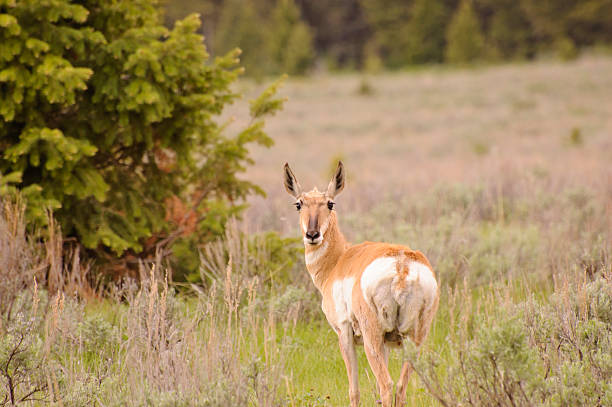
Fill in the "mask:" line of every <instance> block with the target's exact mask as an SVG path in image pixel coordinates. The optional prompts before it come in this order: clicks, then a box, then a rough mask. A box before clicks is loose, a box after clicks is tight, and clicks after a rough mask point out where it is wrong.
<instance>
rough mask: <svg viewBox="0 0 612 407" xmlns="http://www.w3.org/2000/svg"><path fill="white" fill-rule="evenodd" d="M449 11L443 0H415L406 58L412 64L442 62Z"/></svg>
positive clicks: (409, 27) (408, 33) (408, 29)
mask: <svg viewBox="0 0 612 407" xmlns="http://www.w3.org/2000/svg"><path fill="white" fill-rule="evenodd" d="M448 20H449V13H448V12H447V9H446V6H445V4H444V2H443V1H441V0H415V2H414V5H413V6H412V9H411V12H410V20H409V22H408V24H409V25H408V28H407V36H408V38H407V48H406V54H407V55H406V59H407V62H408V63H411V64H423V63H432V62H442V61H443V60H444V47H445V44H446V38H445V36H444V27H446V26H447V24H448Z"/></svg>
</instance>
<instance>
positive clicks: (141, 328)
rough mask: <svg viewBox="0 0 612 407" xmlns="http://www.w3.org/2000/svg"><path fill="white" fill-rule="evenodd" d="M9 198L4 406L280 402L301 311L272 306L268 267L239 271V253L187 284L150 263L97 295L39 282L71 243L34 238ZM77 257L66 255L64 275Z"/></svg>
mask: <svg viewBox="0 0 612 407" xmlns="http://www.w3.org/2000/svg"><path fill="white" fill-rule="evenodd" d="M7 205H8V206H5V208H8V209H6V210H4V211H3V212H2V213H1V215H2V216H0V227H1V229H0V231H1V232H2V233H1V235H2V236H3V241H2V246H1V248H2V250H3V252H2V253H0V258H3V259H5V263H3V269H2V270H3V272H4V273H5V274H6V276H7V278H5V279H3V280H1V281H0V288H1V289H2V293H3V296H2V299H3V304H5V305H4V306H3V308H2V314H1V319H0V405H58V406H84V405H100V406H125V405H130V406H228V405H232V406H247V405H259V406H273V405H279V404H281V400H282V397H283V391H281V388H282V387H284V386H285V385H286V382H285V379H284V371H285V356H286V355H287V353H288V351H287V343H286V338H288V336H287V335H282V332H283V330H284V328H283V327H288V326H290V324H293V323H295V316H291V313H289V315H287V314H281V313H278V312H274V310H273V309H272V308H270V309H267V308H268V307H266V306H264V305H262V302H264V300H260V299H259V293H258V290H259V289H260V288H261V287H260V284H259V282H258V281H259V280H258V278H256V276H255V277H253V278H250V279H249V278H245V277H247V276H246V275H244V274H242V275H241V274H238V273H237V271H241V270H246V269H247V268H249V267H248V266H247V264H243V265H242V266H241V267H244V269H238V270H235V269H234V266H233V262H232V260H230V261H229V263H227V264H226V267H225V268H224V273H223V274H220V275H216V276H215V278H214V279H213V280H212V282H211V285H210V286H209V287H206V288H203V287H200V288H199V289H198V291H197V293H198V294H194V293H193V292H192V293H191V294H189V295H185V294H183V295H178V294H177V293H176V292H175V289H174V288H173V287H172V286H170V285H169V284H168V278H167V270H166V269H164V268H163V267H162V264H161V263H162V262H161V261H158V262H157V264H154V265H152V266H150V267H149V266H144V265H141V275H144V276H145V277H144V278H143V279H142V281H140V283H139V284H136V282H135V281H130V280H126V281H124V282H123V283H122V284H121V285H117V286H115V287H113V288H110V289H109V298H108V299H104V300H101V299H91V298H89V302H87V301H85V299H84V298H83V297H80V296H78V295H76V294H75V292H74V291H73V290H71V289H70V287H71V286H70V285H69V284H65V283H64V284H63V285H62V286H60V287H61V289H60V290H58V291H56V292H52V291H51V290H50V289H49V288H47V289H45V290H41V288H40V286H39V283H37V281H44V276H45V275H49V270H51V269H52V267H54V265H53V261H54V260H53V259H61V258H63V254H62V253H61V248H62V245H61V244H49V242H48V241H43V242H40V241H39V242H34V241H31V240H28V238H27V236H26V234H25V233H24V230H25V224H24V223H25V222H24V218H23V216H22V214H23V210H22V208H20V207H19V206H14V205H13V206H10V204H7ZM234 238H236V239H237V237H234ZM19 239H21V240H19ZM232 243H236V244H237V245H238V246H240V244H241V242H232ZM17 250H20V254H19V255H17V252H16V251H17ZM50 250H55V251H54V252H52V253H50V252H49V251H50ZM45 253H46V255H44V254H45ZM11 255H12V256H13V257H10V256H11ZM243 259H244V258H243ZM17 260H19V261H17ZM160 260H161V259H160ZM245 261H248V260H246V259H245ZM78 266H80V265H79V263H78V261H75V262H72V263H70V264H69V265H67V266H62V268H63V270H62V273H63V275H64V276H66V275H68V276H70V275H73V274H75V273H77V272H73V271H72V270H71V269H69V268H68V267H78ZM41 270H43V271H46V273H44V272H41ZM37 273H40V274H37ZM8 277H11V278H8ZM30 278H31V280H30ZM47 287H51V285H49V284H47ZM11 290H12V291H11ZM266 303H267V302H266ZM288 324H289V325H288ZM279 333H280V335H279Z"/></svg>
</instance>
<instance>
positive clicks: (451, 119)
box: [0, 56, 612, 406]
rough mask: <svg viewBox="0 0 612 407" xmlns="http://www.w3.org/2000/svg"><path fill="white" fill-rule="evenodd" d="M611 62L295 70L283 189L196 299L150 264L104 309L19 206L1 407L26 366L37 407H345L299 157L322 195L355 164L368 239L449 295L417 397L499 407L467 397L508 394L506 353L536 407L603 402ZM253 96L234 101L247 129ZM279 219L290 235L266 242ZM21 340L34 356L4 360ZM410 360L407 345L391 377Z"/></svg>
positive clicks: (259, 170)
mask: <svg viewBox="0 0 612 407" xmlns="http://www.w3.org/2000/svg"><path fill="white" fill-rule="evenodd" d="M610 71H612V59H611V58H609V57H602V56H598V57H594V56H592V57H586V58H582V59H579V60H577V61H574V62H571V63H564V64H562V63H557V62H551V61H549V62H541V63H535V64H520V65H505V66H499V67H487V68H479V69H477V70H448V69H440V70H432V71H415V72H401V73H399V72H398V73H384V74H379V75H371V76H368V85H369V86H370V87H371V88H372V92H371V93H369V94H368V96H367V97H364V96H359V95H358V92H359V85H360V81H361V76H359V75H352V74H346V75H335V76H320V77H319V76H316V77H313V78H311V79H299V80H290V81H289V82H288V83H287V85H286V88H285V90H284V92H285V93H286V95H287V96H288V97H289V102H288V103H287V105H286V109H285V111H284V112H282V113H281V114H279V115H278V116H277V118H275V119H274V120H270V121H269V123H268V125H269V132H270V134H271V135H272V137H273V138H274V139H275V140H276V145H275V146H274V147H273V148H271V149H269V150H264V149H257V150H256V151H255V158H256V163H255V165H254V166H253V167H252V168H250V169H249V172H248V173H247V174H246V176H247V177H248V178H249V179H250V180H253V181H255V182H256V183H258V184H259V185H261V186H262V187H263V189H264V190H265V191H266V192H267V193H268V197H267V198H266V199H261V198H252V199H251V201H250V204H251V208H250V209H249V210H248V211H247V213H246V215H245V219H244V221H243V222H242V223H241V224H240V225H237V224H231V225H229V227H228V233H227V235H226V237H225V239H223V240H222V241H220V242H218V243H215V244H211V245H208V246H206V247H202V275H201V277H202V280H203V281H205V282H206V284H204V285H200V286H195V287H194V286H190V285H183V286H181V287H180V290H181V291H180V293H178V294H177V293H175V292H174V290H173V287H172V286H171V285H170V286H169V287H167V286H166V283H165V279H164V272H165V271H166V268H165V266H164V265H163V263H162V262H160V263H158V264H157V266H156V268H155V269H153V270H151V269H150V268H143V269H142V270H141V274H142V275H144V276H148V278H147V279H145V280H144V282H143V284H142V285H141V286H136V285H134V284H133V283H126V284H125V285H122V286H116V287H112V286H111V287H110V288H109V292H108V295H107V298H106V299H105V300H102V301H99V300H91V298H92V297H94V294H93V293H91V292H89V291H83V290H79V284H78V281H80V279H81V280H82V279H84V278H85V274H86V273H87V267H88V265H82V264H80V263H79V262H78V261H76V262H74V261H66V257H65V256H63V254H62V253H60V252H58V251H60V250H61V245H58V244H57V236H56V235H54V236H47V237H45V236H38V237H36V238H33V237H31V236H27V234H26V233H25V230H26V229H25V226H24V222H25V221H24V219H23V216H22V213H23V208H22V206H21V204H20V203H15V204H11V203H10V202H7V201H5V202H3V206H2V210H0V215H1V216H0V277H1V279H0V315H1V317H2V318H1V319H0V405H3V403H4V405H7V404H8V403H7V402H6V400H8V390H7V389H8V384H7V383H8V377H11V378H13V379H14V378H17V379H19V380H20V381H19V384H18V386H17V387H15V386H14V387H15V388H14V390H16V391H17V392H18V393H19V394H20V395H21V397H24V396H26V395H27V394H28V392H30V391H32V390H35V391H34V393H32V397H29V398H28V397H26V398H25V399H24V401H23V403H18V405H20V404H22V405H26V406H38V405H51V406H56V405H57V406H60V405H61V406H82V405H95V406H119V405H134V406H192V405H196V406H226V405H239V406H276V405H291V406H341V405H347V404H348V381H347V378H346V372H345V368H344V363H343V361H342V358H341V356H340V351H339V348H338V344H337V338H336V335H335V334H334V333H333V331H332V330H331V329H330V328H329V326H328V324H327V322H326V321H325V319H324V317H323V315H322V312H321V310H320V305H319V302H320V299H319V297H318V293H316V292H315V291H314V288H313V286H312V283H311V281H310V278H309V276H308V275H307V273H306V270H305V268H304V264H303V258H302V255H301V253H300V249H299V248H296V246H295V241H294V240H292V239H291V238H295V237H298V236H299V231H298V229H297V217H295V213H294V210H293V208H291V207H290V205H289V202H290V199H289V198H288V197H287V196H286V195H285V192H284V190H283V188H282V183H281V166H282V164H283V163H284V162H285V161H289V162H290V163H291V164H292V167H293V168H294V169H295V170H296V175H297V176H298V179H299V180H300V182H301V184H302V186H304V187H305V188H309V187H311V186H312V185H314V184H317V185H318V186H319V187H322V186H323V185H325V184H326V182H327V180H328V177H329V176H330V168H333V167H335V161H336V160H337V159H338V158H342V160H343V161H344V162H345V166H346V168H347V172H348V182H347V188H346V190H345V191H344V192H343V194H342V195H341V196H340V197H339V198H338V199H337V203H338V206H337V210H338V213H339V219H340V225H341V227H342V229H343V231H344V232H345V234H346V235H347V237H348V238H349V240H351V241H353V242H360V241H363V240H382V241H392V242H397V243H403V244H408V245H410V246H411V247H413V248H415V249H418V250H421V251H423V252H424V253H426V255H427V256H428V258H429V259H430V260H431V262H432V264H433V265H434V268H435V270H436V273H437V275H438V278H439V280H440V283H441V286H442V298H441V303H440V309H439V312H438V316H437V317H436V319H435V320H434V326H433V329H432V331H431V334H430V337H429V338H428V340H427V342H426V343H425V345H424V349H423V356H422V358H421V359H419V360H418V361H415V363H416V364H417V366H418V367H419V369H420V370H419V374H420V376H421V377H422V378H423V380H421V379H419V378H418V377H417V375H413V378H412V379H411V382H410V384H409V389H408V402H409V403H410V405H415V406H430V405H436V401H435V399H434V397H433V396H432V393H435V389H436V388H439V389H446V391H445V392H443V393H444V394H446V395H447V396H448V397H450V396H451V395H452V397H456V399H455V400H450V399H449V400H446V402H447V404H448V405H458V404H461V405H487V402H488V403H492V402H491V400H486V399H482V398H479V397H480V396H479V397H475V398H473V399H472V401H471V402H468V401H466V399H464V398H462V397H464V396H465V394H464V393H463V390H462V389H464V388H471V387H473V386H476V385H482V386H485V387H486V386H490V388H491V389H492V391H491V394H492V395H495V394H497V393H495V390H496V389H498V387H496V385H497V384H496V383H490V382H487V381H486V380H487V378H486V377H484V378H483V377H481V376H479V375H478V374H477V373H478V369H481V370H483V371H488V370H486V369H491V366H490V365H489V364H487V363H488V361H487V359H483V358H481V357H480V356H479V355H482V354H483V352H484V350H487V352H493V353H494V354H495V352H498V351H500V350H503V349H504V346H507V347H511V348H512V349H516V352H515V353H516V354H517V355H522V356H524V358H523V359H521V360H514V359H504V357H505V356H504V354H503V352H501V353H499V355H498V356H499V357H500V358H501V359H499V360H500V361H502V362H500V363H501V365H500V366H501V367H500V368H501V369H502V372H503V373H504V375H505V376H504V377H505V378H516V377H518V378H519V379H520V380H518V383H521V384H523V383H524V384H525V385H527V384H529V389H531V390H530V391H528V392H527V396H528V397H530V399H529V400H528V402H526V403H523V404H522V405H534V404H535V405H537V404H545V403H544V401H545V402H546V403H549V405H559V406H560V405H580V404H581V403H582V404H584V405H602V406H603V405H606V404H605V403H606V402H607V400H608V399H606V397H608V395H607V394H608V393H606V391H608V390H606V388H605V387H602V386H600V384H601V383H605V382H606V381H608V382H609V380H607V379H610V377H611V375H610V372H612V368H611V367H610V366H612V362H609V361H608V360H607V359H606V358H605V355H601V352H604V351H605V350H606V349H609V348H608V347H610V343H611V342H612V340H611V338H612V335H610V333H609V332H610V330H609V326H610V325H609V322H606V321H608V320H607V319H606V318H607V317H606V315H603V314H601V312H600V311H597V312H591V311H590V310H591V309H596V308H597V301H599V300H597V301H596V300H592V299H589V298H591V297H589V295H592V293H593V292H594V291H593V290H594V288H593V287H592V284H598V283H599V282H603V281H609V279H610V278H611V277H610V274H611V273H612V266H611V264H612V261H611V256H612V235H611V233H612V194H610V191H612V172H611V169H610V168H611V167H610V165H609V157H610V156H612V121H611V120H610V115H609V112H610V110H611V109H612V99H610V98H609V94H610V93H611V92H612V79H611V77H610V75H607V72H610ZM240 86H243V87H245V88H246V89H247V90H249V89H253V90H254V88H255V85H253V84H251V83H249V82H243V83H241V84H240ZM243 109H245V106H243V105H240V104H238V105H236V106H235V107H234V110H233V111H230V112H227V114H228V115H230V114H233V115H236V116H238V118H239V120H238V122H240V118H241V117H247V115H246V114H243V113H241V112H243ZM238 125H239V124H238ZM239 126H240V125H239ZM270 230H273V231H278V232H280V233H281V235H282V238H279V237H278V236H276V235H273V234H272V235H266V234H262V233H259V232H266V231H270ZM45 242H47V243H46V244H45ZM53 242H55V244H53ZM73 255H74V254H73ZM68 257H69V258H72V259H73V260H74V257H70V256H68ZM229 257H231V258H232V265H231V267H230V268H228V267H227V266H228V265H227V259H228V258H229ZM605 278H608V280H605ZM34 279H36V281H37V285H38V288H37V289H36V291H35V289H34ZM45 286H46V287H50V288H49V289H47V290H43V289H42V287H45ZM24 287H25V288H24ZM19 288H22V289H19ZM57 289H59V290H60V291H63V292H64V295H63V296H61V295H60V296H57V295H56V290H57ZM75 293H76V294H75ZM595 293H596V294H597V293H599V292H595ZM597 295H600V297H597V298H601V299H602V301H605V300H606V299H607V298H608V299H609V298H612V296H610V293H609V292H608V293H607V292H606V291H605V290H602V291H601V292H600V293H599V294H597ZM36 298H38V299H37V300H36V301H34V300H35V299H36ZM86 299H90V301H86ZM574 300H576V301H574ZM589 301H591V302H589ZM33 303H36V304H38V305H37V306H36V307H34V308H36V309H33V307H32V304H33ZM593 304H595V305H593ZM600 308H602V309H605V307H600ZM576 310H578V311H576ZM559 317H563V318H562V320H563V321H570V322H571V323H569V322H568V324H566V325H564V324H562V323H559V322H558V321H559ZM536 320H537V321H541V322H542V323H541V324H539V325H538V324H536V325H537V326H535V325H534V324H533V321H536ZM555 321H557V322H555ZM553 322H555V323H554V324H553ZM551 324H552V326H549V325H551ZM606 324H607V325H606ZM555 327H561V328H563V329H565V330H564V331H555V330H554V328H555ZM504 329H506V330H504ZM606 332H608V333H607V334H606ZM500 333H501V334H500ZM544 334H547V335H548V337H549V338H551V342H550V343H549V344H547V343H543V342H542V336H543V335H544ZM500 335H501V336H502V337H504V336H505V337H511V338H513V342H511V343H509V344H506V345H503V342H502V341H501V340H500ZM598 335H599V336H598ZM606 335H607V336H606ZM20 336H24V338H28V340H27V341H25V342H23V345H17V344H18V343H19V341H18V340H17V339H19V337H20ZM559 338H561V339H559ZM563 338H565V339H563ZM567 338H570V339H568V341H569V342H568V341H565V340H566V339H567ZM593 338H594V339H593ZM591 339H593V340H591ZM595 339H596V340H595ZM16 340H17V341H16ZM554 341H559V342H558V343H557V342H554ZM564 341H565V342H564ZM572 341H573V342H572ZM500 343H501V344H502V345H503V346H502V345H500ZM525 344H528V345H529V346H525ZM593 344H596V345H597V346H594V345H593ZM552 345H554V346H552ZM15 349H17V350H19V351H20V354H22V355H24V357H23V358H21V359H19V358H17V359H11V362H10V363H8V364H7V363H6V362H7V359H8V357H9V356H10V354H11V352H12V351H14V350H15ZM572 349H579V350H580V352H582V353H584V354H588V355H592V356H593V358H592V360H581V358H580V357H578V356H577V355H578V353H580V352H578V353H575V352H574V351H573V350H572ZM610 349H612V348H610ZM21 350H23V352H21ZM462 350H464V351H465V352H463V353H462ZM535 350H537V352H536V351H535ZM598 352H599V353H598ZM610 353H612V352H610ZM358 355H359V366H360V372H359V373H360V377H359V380H360V386H361V397H362V405H374V403H375V401H376V399H377V396H376V392H375V381H374V378H373V375H372V373H371V371H370V370H369V366H368V363H367V361H366V360H365V357H364V353H363V349H361V348H359V350H358ZM406 356H408V357H413V356H414V355H412V354H410V352H408V351H407V352H406ZM400 357H401V352H398V351H394V352H393V353H392V357H391V372H392V376H393V377H394V378H397V377H398V373H399V372H398V371H399V366H400V360H399V358H400ZM436 358H437V359H436ZM547 360H548V361H553V362H551V364H550V365H549V370H550V372H549V374H548V375H547V376H546V377H545V378H543V376H542V375H541V371H542V366H543V365H542V364H541V362H542V361H547ZM417 362H418V363H417ZM14 363H17V364H16V365H13V364H14ZM436 363H437V365H436ZM461 363H464V364H465V366H467V370H466V373H465V374H463V375H462V374H461V370H460V367H461V366H460V364H461ZM607 363H610V364H609V365H608V364H607ZM3 366H8V367H10V368H5V369H2V367H3ZM436 366H437V367H436ZM13 367H19V369H21V370H19V369H13ZM598 369H599V370H598ZM606 369H609V370H606ZM2 370H4V371H2ZM451 372H454V373H453V374H454V375H456V378H453V377H450V376H452V375H451ZM576 372H579V373H576ZM601 372H603V373H601ZM606 372H607V373H606ZM606 375H607V376H606ZM578 378H588V380H582V381H580V380H578ZM560 383H561V384H560ZM562 383H568V386H567V388H565V387H563V386H562ZM570 384H571V385H570ZM507 385H508V386H510V387H512V386H513V385H516V382H508V383H507ZM436 386H437V387H436ZM510 387H509V388H510ZM570 388H574V389H578V390H577V391H578V392H579V393H581V394H582V395H586V396H589V397H590V396H593V397H597V396H599V399H593V398H591V399H588V400H587V399H580V398H576V397H579V395H578V394H577V393H576V392H572V391H570V390H568V389H570ZM609 391H610V397H612V389H610V390H609ZM3 392H4V393H3ZM498 396H499V395H498ZM502 396H503V395H501V396H500V397H502ZM491 397H493V396H491ZM521 397H522V396H521ZM538 397H539V398H538ZM560 397H562V398H563V397H564V398H563V399H560ZM3 400H4V401H3ZM483 400H484V401H483ZM542 400H544V401H542ZM581 400H582V401H581ZM585 400H586V401H585ZM610 400H612V398H611V399H610ZM479 403H480V404H479ZM564 403H565V404H564ZM585 403H586V404H585ZM598 403H599V404H598ZM489 405H490V404H489ZM499 405H506V404H504V403H503V402H500V403H499ZM518 405H521V404H520V403H518Z"/></svg>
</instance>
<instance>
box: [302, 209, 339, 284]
mask: <svg viewBox="0 0 612 407" xmlns="http://www.w3.org/2000/svg"><path fill="white" fill-rule="evenodd" d="M304 246H305V250H304V255H305V259H306V269H308V273H309V274H310V277H312V281H313V282H314V284H315V286H316V287H317V288H318V289H319V290H321V288H322V286H323V283H324V282H325V280H326V279H327V277H328V276H329V274H330V273H331V271H332V270H333V268H334V266H335V265H336V263H337V262H338V259H339V258H340V256H342V254H343V253H344V252H345V251H346V249H347V247H348V244H347V243H346V239H345V238H344V235H343V234H342V232H341V231H340V229H339V228H338V224H337V222H336V219H335V217H334V218H333V219H330V222H329V226H328V227H327V230H326V231H325V233H324V235H323V243H321V244H320V245H318V246H314V247H313V246H310V245H308V244H305V245H304Z"/></svg>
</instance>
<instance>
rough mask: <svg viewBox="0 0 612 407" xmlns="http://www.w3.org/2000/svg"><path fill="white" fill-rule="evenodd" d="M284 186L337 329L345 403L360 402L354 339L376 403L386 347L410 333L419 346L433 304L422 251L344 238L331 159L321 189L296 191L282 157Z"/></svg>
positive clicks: (387, 386) (406, 373) (387, 390)
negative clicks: (346, 394) (327, 178)
mask: <svg viewBox="0 0 612 407" xmlns="http://www.w3.org/2000/svg"><path fill="white" fill-rule="evenodd" d="M285 188H286V189H287V192H288V193H289V194H290V195H291V196H293V197H294V198H295V199H296V201H295V206H296V207H297V210H298V211H299V213H300V228H301V230H302V235H303V239H304V246H305V256H306V268H307V269H308V272H309V273H310V276H311V277H312V281H313V282H314V284H315V286H316V287H317V289H318V290H319V291H320V292H321V295H322V296H323V304H322V308H323V312H324V313H325V316H326V317H327V321H328V322H329V324H330V325H331V326H332V328H333V329H334V330H335V331H336V333H337V334H338V339H339V342H340V351H341V353H342V357H343V359H344V363H345V365H346V371H347V375H348V380H349V398H350V401H351V407H356V406H358V405H359V383H358V371H357V355H356V353H355V344H363V345H364V348H365V353H366V356H367V359H368V362H369V363H370V366H371V368H372V371H373V372H374V376H375V377H376V382H377V384H378V389H379V391H380V397H381V400H382V405H383V407H388V406H391V405H392V403H393V380H392V379H391V376H390V374H389V370H388V367H387V364H388V352H389V348H390V347H400V346H402V341H403V340H404V339H407V338H409V339H410V340H412V341H413V342H414V343H415V344H416V346H419V345H420V344H421V343H422V342H423V341H424V340H425V338H426V337H427V334H428V332H429V327H430V325H431V321H432V320H433V317H434V315H435V313H436V310H437V308H438V299H439V290H438V283H437V282H436V278H435V275H434V272H433V270H432V268H431V265H430V264H429V261H428V260H427V258H426V257H425V256H424V255H423V254H422V253H421V252H418V251H414V250H411V249H410V248H409V247H406V246H401V245H395V244H389V243H374V242H364V243H361V244H358V245H354V246H353V245H350V244H349V243H347V242H346V240H345V239H344V235H343V234H342V232H340V228H339V227H338V219H337V217H336V211H335V210H334V206H335V203H334V198H335V197H336V196H337V195H338V194H339V193H340V192H341V191H342V189H343V188H344V168H343V166H342V162H339V163H338V169H337V170H336V174H335V175H334V176H333V178H332V179H331V181H330V183H329V186H328V187H327V191H325V192H319V191H318V190H317V189H316V188H314V189H313V190H312V191H310V192H303V191H302V188H301V187H300V184H299V183H298V181H297V179H296V178H295V175H294V174H293V171H291V168H289V164H285ZM411 372H412V369H411V367H410V364H409V363H408V362H404V364H403V366H402V370H401V373H400V378H399V380H398V382H397V388H396V393H395V406H401V405H404V402H405V399H406V385H407V383H408V378H409V377H410V373H411Z"/></svg>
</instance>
